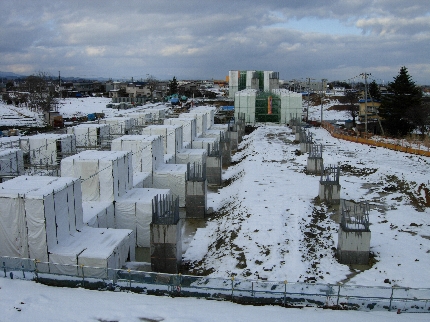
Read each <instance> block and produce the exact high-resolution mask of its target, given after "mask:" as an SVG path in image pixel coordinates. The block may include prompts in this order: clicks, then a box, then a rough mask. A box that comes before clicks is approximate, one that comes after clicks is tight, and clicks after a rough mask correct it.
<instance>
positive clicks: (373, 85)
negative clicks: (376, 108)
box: [369, 80, 381, 101]
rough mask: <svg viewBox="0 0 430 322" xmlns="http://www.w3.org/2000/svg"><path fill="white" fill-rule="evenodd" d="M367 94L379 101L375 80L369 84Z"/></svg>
mask: <svg viewBox="0 0 430 322" xmlns="http://www.w3.org/2000/svg"><path fill="white" fill-rule="evenodd" d="M369 96H370V98H372V99H374V100H378V101H379V100H380V99H381V92H380V91H379V86H378V84H376V82H375V80H373V81H372V82H371V83H370V84H369Z"/></svg>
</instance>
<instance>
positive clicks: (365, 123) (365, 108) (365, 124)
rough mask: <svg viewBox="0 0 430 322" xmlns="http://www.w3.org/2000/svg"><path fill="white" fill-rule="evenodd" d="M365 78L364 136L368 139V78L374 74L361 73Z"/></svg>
mask: <svg viewBox="0 0 430 322" xmlns="http://www.w3.org/2000/svg"><path fill="white" fill-rule="evenodd" d="M360 75H361V76H364V134H365V136H366V138H367V76H370V75H372V74H367V73H361V74H360Z"/></svg>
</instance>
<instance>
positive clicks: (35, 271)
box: [34, 259, 39, 282]
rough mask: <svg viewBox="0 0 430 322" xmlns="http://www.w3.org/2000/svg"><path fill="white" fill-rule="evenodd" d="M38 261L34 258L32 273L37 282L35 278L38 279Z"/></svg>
mask: <svg viewBox="0 0 430 322" xmlns="http://www.w3.org/2000/svg"><path fill="white" fill-rule="evenodd" d="M38 262H39V261H38V260H37V259H35V260H34V274H35V275H36V282H37V280H38V279H39V274H38V273H39V271H38V269H37V263H38Z"/></svg>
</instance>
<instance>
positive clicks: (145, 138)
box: [111, 135, 164, 173]
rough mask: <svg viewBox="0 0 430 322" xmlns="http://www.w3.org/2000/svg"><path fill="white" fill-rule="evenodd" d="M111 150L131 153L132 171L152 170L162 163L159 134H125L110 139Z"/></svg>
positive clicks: (162, 150)
mask: <svg viewBox="0 0 430 322" xmlns="http://www.w3.org/2000/svg"><path fill="white" fill-rule="evenodd" d="M111 150H112V151H128V152H131V153H132V164H133V172H151V173H152V172H153V171H155V170H156V169H157V167H159V166H161V165H163V164H164V148H163V138H162V137H161V136H160V135H125V136H122V137H120V138H117V139H115V140H112V144H111Z"/></svg>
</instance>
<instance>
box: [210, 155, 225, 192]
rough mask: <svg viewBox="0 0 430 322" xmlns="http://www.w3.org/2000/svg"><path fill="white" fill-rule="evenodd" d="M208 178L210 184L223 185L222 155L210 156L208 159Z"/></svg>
mask: <svg viewBox="0 0 430 322" xmlns="http://www.w3.org/2000/svg"><path fill="white" fill-rule="evenodd" d="M206 178H207V182H208V184H211V185H216V186H221V185H222V156H208V157H207V159H206Z"/></svg>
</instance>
